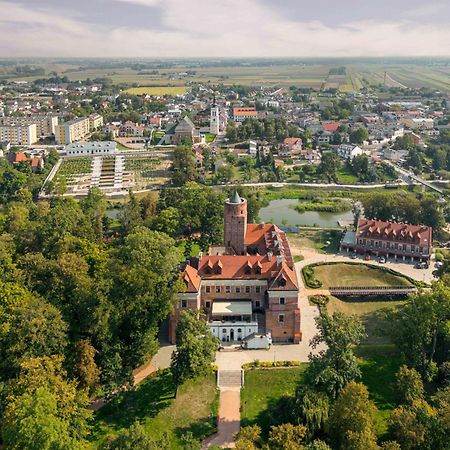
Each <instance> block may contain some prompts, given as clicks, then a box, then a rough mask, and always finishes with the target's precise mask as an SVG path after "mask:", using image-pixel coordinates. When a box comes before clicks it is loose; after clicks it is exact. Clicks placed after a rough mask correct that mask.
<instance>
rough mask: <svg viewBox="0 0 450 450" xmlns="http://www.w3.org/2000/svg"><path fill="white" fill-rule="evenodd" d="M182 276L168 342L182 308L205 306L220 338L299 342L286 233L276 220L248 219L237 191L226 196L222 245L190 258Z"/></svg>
mask: <svg viewBox="0 0 450 450" xmlns="http://www.w3.org/2000/svg"><path fill="white" fill-rule="evenodd" d="M182 278H183V280H184V283H185V285H186V290H185V292H182V293H180V294H179V296H178V297H179V298H178V302H177V304H176V306H175V311H174V313H173V315H172V316H171V317H170V322H169V334H170V340H171V342H174V341H175V331H176V325H177V321H178V316H179V314H180V311H182V310H184V309H195V310H199V311H200V310H203V311H204V312H205V314H206V317H207V320H208V325H209V327H210V328H211V331H212V333H213V334H214V335H215V336H217V337H218V338H219V339H220V340H221V341H222V342H239V341H241V340H242V339H244V338H245V337H247V336H249V335H251V334H254V333H261V334H263V333H270V334H271V336H272V339H273V341H274V342H294V343H298V342H300V340H301V332H300V310H299V306H298V281H297V276H296V273H295V267H294V262H293V259H292V255H291V251H290V248H289V243H288V241H287V238H286V235H285V233H284V232H282V231H281V230H280V229H279V228H278V227H277V226H276V225H272V224H248V223H247V201H246V200H245V199H244V198H241V197H240V196H239V195H238V194H237V192H236V193H235V194H234V195H233V196H232V197H231V198H229V199H227V200H226V201H225V213H224V245H223V246H214V247H211V248H210V249H209V251H208V254H207V255H203V256H200V257H199V258H194V259H193V260H191V261H190V263H189V264H188V265H187V266H186V267H185V269H184V271H183V274H182Z"/></svg>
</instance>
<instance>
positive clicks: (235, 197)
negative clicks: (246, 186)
mask: <svg viewBox="0 0 450 450" xmlns="http://www.w3.org/2000/svg"><path fill="white" fill-rule="evenodd" d="M241 202H242V200H241V197H239V194H238V192H237V191H234V194H233V195H232V196H231V197H230V203H235V204H239V203H241Z"/></svg>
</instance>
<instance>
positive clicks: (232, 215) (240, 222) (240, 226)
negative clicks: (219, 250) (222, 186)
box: [224, 192, 247, 255]
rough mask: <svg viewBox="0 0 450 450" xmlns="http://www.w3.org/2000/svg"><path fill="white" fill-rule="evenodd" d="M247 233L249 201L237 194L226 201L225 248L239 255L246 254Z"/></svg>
mask: <svg viewBox="0 0 450 450" xmlns="http://www.w3.org/2000/svg"><path fill="white" fill-rule="evenodd" d="M246 231H247V200H245V198H241V197H239V194H238V193H237V192H235V193H234V194H233V195H232V196H231V197H230V198H229V199H227V200H225V213H224V239H225V248H226V249H227V250H228V251H230V252H234V253H236V254H237V255H243V254H245V233H246Z"/></svg>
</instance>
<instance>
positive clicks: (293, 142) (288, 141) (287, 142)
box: [283, 137, 302, 145]
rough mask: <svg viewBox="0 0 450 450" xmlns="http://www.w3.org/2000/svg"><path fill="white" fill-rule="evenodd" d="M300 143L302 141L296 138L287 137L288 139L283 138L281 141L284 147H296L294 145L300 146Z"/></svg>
mask: <svg viewBox="0 0 450 450" xmlns="http://www.w3.org/2000/svg"><path fill="white" fill-rule="evenodd" d="M301 143H302V140H301V139H300V138H297V137H288V138H285V139H284V141H283V144H284V145H296V144H301Z"/></svg>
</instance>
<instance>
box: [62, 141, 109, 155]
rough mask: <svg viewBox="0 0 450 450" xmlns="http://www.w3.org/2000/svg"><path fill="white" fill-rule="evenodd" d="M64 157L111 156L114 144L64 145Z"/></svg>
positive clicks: (82, 143) (107, 142)
mask: <svg viewBox="0 0 450 450" xmlns="http://www.w3.org/2000/svg"><path fill="white" fill-rule="evenodd" d="M65 150H66V156H102V155H113V154H114V153H115V152H116V143H115V142H113V141H93V142H77V143H74V144H69V145H66V148H65Z"/></svg>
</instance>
